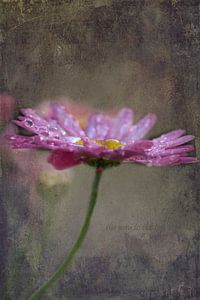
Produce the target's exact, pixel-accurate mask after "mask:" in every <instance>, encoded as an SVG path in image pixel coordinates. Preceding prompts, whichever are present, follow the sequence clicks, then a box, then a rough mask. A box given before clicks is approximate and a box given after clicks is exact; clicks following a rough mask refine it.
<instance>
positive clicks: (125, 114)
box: [109, 108, 133, 141]
mask: <svg viewBox="0 0 200 300" xmlns="http://www.w3.org/2000/svg"><path fill="white" fill-rule="evenodd" d="M132 123H133V111H132V110H131V109H129V108H123V109H121V110H120V111H119V113H118V115H117V116H116V118H115V120H114V122H113V125H112V128H111V131H110V134H109V138H113V139H118V140H121V141H123V139H124V138H125V137H126V135H127V134H128V130H129V128H130V126H131V125H132Z"/></svg>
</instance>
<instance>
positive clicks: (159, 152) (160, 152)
mask: <svg viewBox="0 0 200 300" xmlns="http://www.w3.org/2000/svg"><path fill="white" fill-rule="evenodd" d="M190 151H194V146H193V145H186V146H180V147H177V148H169V149H165V148H164V149H163V148H159V147H153V148H152V149H151V150H150V151H149V153H148V155H150V156H159V155H160V156H168V155H173V154H180V153H184V152H190Z"/></svg>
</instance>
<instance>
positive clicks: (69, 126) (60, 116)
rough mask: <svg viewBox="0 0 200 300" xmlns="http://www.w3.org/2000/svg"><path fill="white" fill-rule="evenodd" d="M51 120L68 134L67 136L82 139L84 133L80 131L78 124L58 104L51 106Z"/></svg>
mask: <svg viewBox="0 0 200 300" xmlns="http://www.w3.org/2000/svg"><path fill="white" fill-rule="evenodd" d="M52 118H53V119H55V120H56V121H57V122H58V124H59V125H60V126H61V127H62V128H63V129H64V130H65V131H66V132H68V133H69V135H73V136H80V137H84V136H85V132H84V131H83V130H82V129H81V127H80V125H79V123H78V122H77V121H76V120H75V118H74V117H73V116H72V115H71V114H70V113H68V112H66V110H65V107H64V106H62V105H59V104H53V105H52Z"/></svg>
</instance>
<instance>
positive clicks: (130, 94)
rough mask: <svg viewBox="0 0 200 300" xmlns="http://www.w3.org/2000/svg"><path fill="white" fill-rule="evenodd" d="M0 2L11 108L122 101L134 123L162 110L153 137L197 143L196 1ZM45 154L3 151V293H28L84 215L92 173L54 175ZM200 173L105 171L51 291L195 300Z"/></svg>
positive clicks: (0, 42)
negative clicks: (86, 225)
mask: <svg viewBox="0 0 200 300" xmlns="http://www.w3.org/2000/svg"><path fill="white" fill-rule="evenodd" d="M0 10H1V14H0V23H1V31H0V47H1V58H0V59H1V61H0V64H1V73H0V74H1V75H0V84H1V85H0V88H1V92H3V91H7V92H10V93H11V94H12V95H13V96H15V97H16V98H17V99H18V100H17V105H16V108H15V113H16V114H17V113H18V109H19V108H20V107H34V106H36V105H37V104H38V103H41V102H42V101H44V100H47V99H54V98H59V97H60V96H63V95H65V96H68V97H70V98H72V99H74V101H77V100H79V101H85V102H86V103H88V104H90V105H93V106H94V107H95V108H96V109H102V108H103V109H106V108H112V107H114V108H120V107H123V106H129V107H131V108H133V109H134V110H135V111H136V119H137V118H139V117H140V116H142V115H143V114H145V113H147V112H149V111H150V112H155V113H156V114H157V115H158V123H157V125H156V127H155V128H154V129H153V131H152V132H151V136H156V135H158V134H161V133H163V132H166V131H169V130H172V129H175V128H185V129H186V130H187V132H189V133H191V134H194V135H196V136H197V140H196V146H197V150H198V141H199V124H200V122H199V121H200V118H199V112H200V104H199V85H200V82H199V80H200V79H199V78H200V73H199V72H200V69H199V61H200V57H199V53H200V26H199V25H200V24H199V22H200V2H199V1H192V0H185V1H184V0H183V1H181V0H169V1H167V0H163V1H161V0H155V1H151V0H149V1H148V0H146V1H145V0H138V1H137V0H129V1H128V0H127V1H126V0H124V1H122V0H115V1H112V0H94V1H91V0H85V1H81V0H79V1H77V0H74V1H70V0H68V1H62V0H60V1H50V0H48V1H45V0H43V1H42V0H41V1H34V0H33V1H24V0H18V1H17V0H16V1H14V0H13V1H12V0H10V1H9V0H7V1H6V0H4V1H3V0H2V1H1V3H0ZM43 155H44V154H43V153H41V155H40V154H39V155H38V154H37V153H31V154H27V153H21V154H20V153H15V152H12V154H9V155H8V154H7V155H5V154H4V156H3V160H2V176H1V195H0V196H1V202H0V203H1V204H0V205H1V209H0V214H1V216H0V217H1V221H0V231H1V232H0V234H1V243H2V245H1V250H0V251H1V252H0V263H1V284H0V287H1V299H12V300H13V299H20V300H21V299H27V296H28V295H30V294H31V292H32V291H33V290H34V288H35V287H36V286H38V285H39V284H40V283H41V282H43V280H44V278H46V277H48V275H49V274H51V272H52V271H53V270H55V267H56V266H57V265H58V264H59V263H60V262H61V261H62V259H63V257H64V255H65V253H66V252H67V251H68V250H69V249H70V246H71V245H72V242H73V241H74V239H75V237H76V235H77V234H78V231H79V228H80V226H81V222H82V218H83V216H84V212H85V208H86V205H87V202H88V196H89V190H90V186H91V182H92V177H93V173H94V171H93V169H92V168H89V167H86V166H78V167H76V168H74V169H73V170H70V171H66V172H56V171H53V169H50V167H49V166H48V167H47V166H46V165H47V164H46V161H45V158H44V159H41V156H43ZM41 164H42V171H41ZM43 165H44V166H43ZM45 168H47V170H46V171H45ZM198 169H199V167H198V166H193V165H191V166H180V167H173V168H147V167H143V166H137V165H126V166H120V167H119V168H114V169H112V170H109V171H107V172H106V173H105V174H104V176H103V180H102V183H101V187H100V193H99V198H98V204H97V207H96V211H95V214H94V218H93V222H92V225H91V228H90V232H89V234H88V237H87V240H86V242H85V243H84V245H83V247H82V249H81V251H80V252H79V255H78V257H77V258H76V261H75V263H74V265H73V266H72V268H71V270H70V271H69V272H68V273H66V275H65V276H64V278H62V280H60V281H59V283H58V284H57V285H56V286H55V288H54V290H51V291H50V292H49V296H48V297H47V299H67V296H68V297H69V299H76V300H78V299H85V300H86V299H87V300H88V299H92V300H93V299H103V300H106V299H114V300H119V299H120V300H121V299H122V300H126V299H133V300H140V299H156V300H160V299H181V300H182V299H187V300H189V299H196V300H197V299H199V297H200V290H199V288H198V287H199V280H200V278H199V277H200V275H199V274H200V273H199V268H200V266H199V219H198V212H199V206H198V205H199V203H198V202H199V171H198ZM33 170H35V171H34V172H35V173H34V175H30V174H32V173H31V171H32V172H33ZM43 298H44V299H46V298H45V297H43Z"/></svg>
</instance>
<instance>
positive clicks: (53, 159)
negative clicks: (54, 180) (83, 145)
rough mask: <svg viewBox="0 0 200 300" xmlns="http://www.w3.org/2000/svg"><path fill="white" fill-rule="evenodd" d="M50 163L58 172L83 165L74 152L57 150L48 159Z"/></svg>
mask: <svg viewBox="0 0 200 300" xmlns="http://www.w3.org/2000/svg"><path fill="white" fill-rule="evenodd" d="M48 162H49V163H50V164H52V165H53V166H54V167H55V168H56V169H57V170H64V169H66V168H70V167H73V166H75V165H77V164H80V163H81V159H80V158H79V157H78V158H77V157H76V156H75V154H74V152H68V151H62V150H55V151H53V152H52V153H51V155H50V156H49V158H48Z"/></svg>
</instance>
